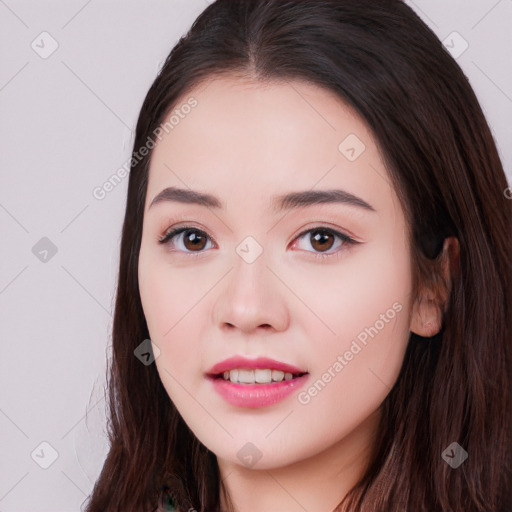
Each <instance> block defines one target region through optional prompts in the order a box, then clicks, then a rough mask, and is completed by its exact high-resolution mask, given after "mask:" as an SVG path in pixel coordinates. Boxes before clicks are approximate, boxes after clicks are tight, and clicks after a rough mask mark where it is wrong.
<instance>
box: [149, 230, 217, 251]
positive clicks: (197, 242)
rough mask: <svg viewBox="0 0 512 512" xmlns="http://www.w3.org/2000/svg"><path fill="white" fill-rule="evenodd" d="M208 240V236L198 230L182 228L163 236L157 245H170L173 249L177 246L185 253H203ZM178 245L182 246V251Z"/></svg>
mask: <svg viewBox="0 0 512 512" xmlns="http://www.w3.org/2000/svg"><path fill="white" fill-rule="evenodd" d="M209 238H210V237H209V235H208V234H207V233H205V232H204V231H201V230H200V229H196V228H189V227H182V228H178V229H175V230H172V231H171V232H169V233H167V234H165V235H164V236H163V237H162V238H161V239H160V240H159V243H161V244H168V245H171V246H173V249H175V248H176V245H178V247H177V249H178V250H180V251H183V252H185V253H187V252H203V249H204V248H205V245H206V242H207V240H208V239H209ZM179 244H182V245H183V246H184V249H181V248H180V245H179Z"/></svg>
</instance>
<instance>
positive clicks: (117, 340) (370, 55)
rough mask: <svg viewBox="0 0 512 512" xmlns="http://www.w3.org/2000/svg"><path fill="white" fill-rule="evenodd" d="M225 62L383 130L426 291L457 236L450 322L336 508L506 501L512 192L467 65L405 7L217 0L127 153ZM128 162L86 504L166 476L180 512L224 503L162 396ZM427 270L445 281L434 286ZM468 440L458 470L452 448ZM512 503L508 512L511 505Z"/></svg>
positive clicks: (119, 501)
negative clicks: (319, 91) (308, 88)
mask: <svg viewBox="0 0 512 512" xmlns="http://www.w3.org/2000/svg"><path fill="white" fill-rule="evenodd" d="M221 73H236V74H240V75H242V74H245V75H247V76H250V77H253V78H257V79H258V80H260V81H272V80H294V79H295V80H306V81H308V82H311V83H313V84H317V85H320V86H322V87H324V88H325V89H328V90H330V91H334V92H335V93H336V94H337V95H338V96H339V97H340V99H342V100H343V101H345V102H346V103H348V104H349V105H350V106H351V107H352V108H354V109H355V111H356V112H357V113H358V114H359V115H360V116H361V118H362V119H363V120H364V121H365V122H366V123H367V125H368V126H369V127H370V129H371V130H372V132H373V134H374V136H375V139H376V141H377V144H378V146H379V149H380V151H381V154H382V156H383V158H384V161H385V163H386V167H387V169H388V171H389V175H390V178H391V180H392V183H393V185H394V187H395V190H397V192H398V194H399V196H400V199H401V202H402V206H403V210H404V212H405V215H406V218H407V220H408V223H409V226H410V229H411V233H412V236H413V242H414V243H413V248H412V254H411V258H412V261H413V263H414V269H415V290H416V289H417V286H419V283H421V282H423V283H431V282H434V283H435V282H436V280H439V278H438V273H437V269H438V263H439V261H440V258H441V254H442V253H440V249H441V247H442V243H443V240H444V239H445V237H447V236H455V237H457V239H458V241H459V244H460V254H459V268H458V272H457V273H456V274H455V275H454V278H453V281H452V285H451V289H450V293H449V297H448V304H447V308H446V310H445V313H444V317H443V325H442V329H441V331H440V332H439V333H438V334H436V335H435V336H433V337H432V338H428V339H425V338H421V337H420V336H417V335H415V334H413V333H411V335H410V340H409V343H408V347H407V351H406V354H405V358H404V362H403V366H402V369H401V372H400V375H399V377H398V380H397V382H396V383H395V385H394V387H393V389H392V390H391V391H390V393H389V395H388V396H387V398H386V399H385V401H384V402H383V404H382V413H383V414H382V423H381V426H380V428H379V436H380V437H379V439H378V443H377V444H376V449H375V453H374V455H375V456H374V459H373V460H372V463H371V465H370V467H369V468H368V471H367V472H366V474H365V475H364V477H363V478H362V479H361V481H360V482H359V483H358V485H357V486H356V487H354V488H353V489H352V491H351V492H350V493H349V494H348V495H347V496H346V497H345V499H344V500H343V503H342V504H340V506H339V507H338V508H337V510H350V511H365V512H377V511H378V512H397V511H402V510H407V511H409V512H421V511H425V512H427V511H428V512H433V511H441V512H448V511H450V512H477V511H478V512H483V511H488V512H491V511H492V512H505V511H508V510H510V509H511V508H512V503H511V488H512V478H511V474H512V468H511V458H512V452H511V450H512V415H511V411H512V392H511V377H512V375H511V372H512V341H511V340H512V332H511V322H512V311H511V302H512V301H511V299H512V297H511V290H512V279H511V277H512V236H511V235H512V201H510V200H508V199H507V198H506V196H505V194H504V191H505V189H506V188H507V185H508V184H507V181H506V177H505V174H504V172H503V167H502V164H501V161H500V158H499V155H498V152H497V149H496V146H495V143H494V140H493V137H492V135H491V131H490V129H489V127H488V124H487V122H486V120H485V117H484V114H483V112H482V109H481V107H480V105H479V103H478V101H477V98H476V96H475V94H474V92H473V90H472V89H471V87H470V85H469V83H468V80H467V78H466V77H465V75H464V74H463V72H462V70H461V69H460V67H459V66H458V65H457V63H456V62H455V61H454V60H453V58H452V57H451V56H450V54H449V53H448V52H447V51H446V50H445V49H444V47H443V45H442V44H441V42H440V41H439V39H438V38H437V37H436V36H435V34H434V33H433V32H432V31H431V30H430V29H429V28H428V27H427V26H426V25H425V23H424V22H423V21H422V20H421V19H420V18H419V17H418V16H417V15H416V14H415V12H414V11H413V10H412V9H411V8H410V7H408V6H407V5H406V4H405V3H404V2H402V1H400V0H373V1H364V0H309V1H307V0H303V1H297V0H295V1H291V0H217V1H216V2H214V3H213V4H211V5H210V6H209V7H207V8H206V9H205V10H204V11H203V12H202V14H201V15H200V16H199V17H198V18H197V20H196V21H195V22H194V24H193V26H192V28H191V29H190V31H189V32H188V33H187V34H186V36H185V37H183V38H181V39H180V41H179V42H178V43H177V44H176V46H175V47H174V48H173V49H172V51H171V53H170V54H169V56H168V57H167V59H166V61H165V63H164V65H163V67H162V69H161V70H160V72H159V74H158V76H157V78H156V79H155V81H154V83H153V84H152V86H151V88H150V90H149V92H148V94H147V96H146V98H145V100H144V103H143V105H142V108H141V111H140V116H139V119H138V123H137V128H136V136H135V141H134V148H133V155H134V156H135V153H136V151H137V149H138V148H141V147H143V146H144V145H146V144H147V141H148V137H149V138H151V137H154V135H153V134H154V132H155V130H156V129H157V128H158V127H159V126H160V125H161V124H162V123H163V122H164V120H165V117H166V116H167V115H168V114H169V112H170V111H171V109H172V108H174V107H175V106H176V102H177V101H178V100H179V99H180V98H183V97H186V94H187V93H188V92H189V91H191V90H192V88H193V87H195V86H197V85H198V84H200V83H201V82H202V81H204V80H206V79H208V78H211V77H213V76H215V75H219V74H221ZM137 157H138V158H133V159H132V167H131V171H130V177H129V185H128V197H127V204H126V212H125V218H124V224H123V230H122V240H121V247H120V265H119V276H118V283H117V296H116V304H115V314H114V324H113V333H112V340H113V345H112V359H111V362H110V367H109V375H108V392H109V422H108V434H109V441H110V451H109V453H108V456H107V458H106V460H105V463H104V466H103V469H102V472H101V474H100V476H99V478H98V480H97V482H96V485H95V487H94V490H93V492H92V495H91V496H90V498H89V502H88V504H87V509H86V510H87V512H105V511H123V512H128V511H137V512H150V511H153V510H155V508H156V507H157V498H158V496H159V495H160V493H161V491H162V489H163V488H164V486H168V487H169V488H171V489H172V491H173V494H174V496H175V497H176V499H177V501H178V503H179V505H180V507H181V510H188V508H189V507H193V508H194V509H195V510H197V511H198V512H202V511H205V512H214V511H219V510H220V504H219V503H220V492H223V491H224V487H223V486H222V482H221V481H220V478H219V472H218V467H217V463H216V458H215V455H214V454H213V453H212V452H211V451H209V450H208V449H207V448H206V447H205V446H204V445H202V443H201V442H200V441H199V440H198V439H197V438H196V437H195V436H194V434H193V433H192V432H191V431H190V430H189V428H188V427H187V425H186V424H185V423H184V421H183V419H182V418H181V416H180V414H179V412H178V411H177V409H176V408H175V406H174V404H173V403H172V401H171V400H170V399H169V396H168V395H167V393H166V391H165V389H164V387H163V385H162V383H161V381H160V379H159V376H158V373H157V370H156V367H155V365H154V364H151V365H148V366H146V365H143V364H141V362H140V361H139V360H138V359H137V358H136V357H135V356H134V350H135V348H136V347H137V346H138V345H139V344H140V343H141V342H142V341H143V340H145V339H148V338H149V333H148V329H147V325H146V322H145V318H144V314H143V310H142V307H141V300H140V296H139V289H138V279H137V266H138V254H139V249H140V243H141V235H142V221H143V214H144V202H145V197H146V188H147V180H148V168H149V162H150V157H151V151H149V153H148V154H147V155H145V156H144V157H140V156H139V154H138V153H137ZM433 280H434V281H433ZM452 442H457V443H458V444H459V445H460V446H461V447H462V448H463V449H464V450H465V451H466V452H467V454H468V457H467V459H466V460H465V461H464V462H463V464H461V465H460V466H459V467H458V468H457V469H454V468H452V467H451V466H450V465H449V464H447V463H446V462H445V460H444V459H443V457H442V453H443V451H444V450H445V449H446V448H447V447H449V446H450V444H451V443H452ZM509 507H511V508H509Z"/></svg>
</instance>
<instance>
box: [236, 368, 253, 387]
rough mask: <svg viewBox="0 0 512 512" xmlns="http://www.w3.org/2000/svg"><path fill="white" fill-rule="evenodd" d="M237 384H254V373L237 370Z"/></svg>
mask: <svg viewBox="0 0 512 512" xmlns="http://www.w3.org/2000/svg"><path fill="white" fill-rule="evenodd" d="M235 371H236V370H235ZM238 382H240V383H241V384H254V371H253V370H238Z"/></svg>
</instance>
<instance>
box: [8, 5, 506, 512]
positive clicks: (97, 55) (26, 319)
mask: <svg viewBox="0 0 512 512" xmlns="http://www.w3.org/2000/svg"><path fill="white" fill-rule="evenodd" d="M208 3H209V2H207V0H194V1H192V0H186V1H184V0H169V1H155V0H152V1H148V0H146V1H142V0H139V1H126V0H123V1H122V2H121V1H118V2H114V1H105V0H104V1H99V0H89V1H80V2H77V1H69V0H66V1H52V2H50V1H46V2H41V1H39V2H36V1H31V2H28V1H23V2H22V1H15V0H0V37H1V39H0V55H1V60H0V62H1V68H0V140H1V151H0V230H1V251H0V336H1V345H0V347H1V353H0V389H1V395H0V512H18V511H28V510H30V511H34V510H37V511H40V512H44V511H79V510H80V505H81V503H82V502H83V501H84V499H85V498H86V496H87V495H88V494H89V492H90V491H91V490H92V486H93V483H94V481H95V479H96V477H97V476H98V474H99V471H100V469H101V467H102V463H103V459H104V456H105V453H106V444H105V438H104V435H103V429H104V408H105V400H104V396H103V385H104V382H105V359H106V355H107V353H108V348H107V346H108V345H109V344H110V343H111V339H110V330H111V327H112V311H113V299H114V290H115V285H116V272H117V264H118V246H119V238H120V230H121V224H122V218H123V214H124V205H125V195H126V186H127V182H128V179H127V178H125V179H124V180H123V182H122V183H120V184H119V185H118V186H117V187H116V188H115V189H114V190H112V191H111V192H109V193H108V194H107V195H106V197H105V198H104V199H102V200H98V199H96V198H95V197H94V196H93V190H94V189H95V187H98V186H101V185H102V184H103V183H104V182H105V181H106V180H108V178H109V177H110V176H111V175H112V174H113V173H115V171H116V170H117V169H119V168H120V167H121V166H122V165H123V164H124V163H125V162H127V160H129V158H130V150H131V145H132V143H133V138H132V132H131V131H132V130H133V129H134V128H135V123H136V120H137V115H138V112H139V109H140V106H141V104H142V101H143V99H144V96H145V94H146V92H147V90H148V88H149V86H150V85H151V83H152V81H153V79H154V78H155V76H156V73H157V71H158V69H159V67H160V65H161V64H162V62H163V60H164V59H165V57H166V56H167V54H168V53H169V51H170V49H171V47H172V46H173V45H174V44H175V43H176V42H177V40H178V38H179V37H180V36H181V35H182V34H183V33H184V32H185V31H186V30H187V29H188V28H189V26H190V24H191V23H192V22H193V20H194V19H195V17H196V16H197V15H198V14H199V13H200V12H201V11H202V10H203V9H204V8H205V7H206V5H207V4H208ZM407 3H408V4H409V5H411V7H413V8H414V9H415V10H416V11H417V12H418V14H419V15H420V16H421V17H422V18H423V19H424V20H425V21H426V22H427V24H428V25H429V26H430V27H431V28H432V29H433V30H434V31H435V33H436V34H437V35H438V37H439V38H440V39H441V40H443V41H445V40H447V41H448V43H447V44H449V45H450V46H452V47H453V48H452V51H454V52H456V53H457V54H458V53H460V52H462V50H463V49H464V48H465V43H464V41H466V42H467V44H468V45H469V47H468V48H467V50H466V51H464V52H463V53H461V54H460V55H459V56H458V57H457V61H458V62H459V64H460V66H461V67H462V68H463V70H464V72H465V73H466V75H467V76H468V77H469V80H470V82H471V84H472V86H473V88H474V89H475V92H476V94H477V96H478V98H479V100H480V102H481V105H482V106H483V108H484V111H485V113H486V115H487V118H488V120H489V123H490V125H491V127H492V130H493V133H494V136H495V139H496V142H497V144H498V148H499V151H500V154H501V157H502V160H503V163H504V166H505V168H506V172H507V175H508V177H509V183H510V182H511V181H512V180H511V176H512V174H511V166H512V144H511V142H512V140H511V139H512V137H511V129H510V126H509V125H510V119H512V69H511V60H510V55H511V54H512V37H511V30H510V27H511V23H512V0H500V1H496V0H472V1H468V0H449V1H447V0H415V1H414V2H413V1H408V2H407ZM454 31H455V32H457V33H458V34H459V35H457V34H455V35H453V32H454ZM43 32H47V33H48V34H49V35H47V34H42V35H41V33H43ZM57 44H58V47H57V49H56V50H55V51H54V52H53V53H51V51H52V49H53V46H55V45H57ZM52 45H53V46H52ZM50 53H51V54H50ZM45 237H46V239H48V240H49V241H51V242H49V241H48V240H46V239H44V240H42V241H41V239H43V238H45ZM34 247H35V248H34ZM45 250H46V251H48V252H46V253H45V252H44V251H45ZM52 250H53V252H54V251H55V250H56V251H57V252H56V253H55V254H53V252H52ZM86 411H88V414H87V417H86ZM41 443H47V444H41ZM54 459H55V460H54ZM45 466H48V467H47V468H46V469H45V468H44V467H45Z"/></svg>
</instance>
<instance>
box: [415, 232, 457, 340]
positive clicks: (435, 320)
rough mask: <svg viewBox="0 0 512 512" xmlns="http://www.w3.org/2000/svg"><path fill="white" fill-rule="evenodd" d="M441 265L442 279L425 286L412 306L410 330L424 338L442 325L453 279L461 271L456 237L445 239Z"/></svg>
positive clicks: (438, 329) (432, 334)
mask: <svg viewBox="0 0 512 512" xmlns="http://www.w3.org/2000/svg"><path fill="white" fill-rule="evenodd" d="M439 266H440V268H439V274H440V277H441V279H440V280H439V279H433V280H432V283H431V284H430V286H424V287H423V288H422V289H421V290H420V292H419V294H418V296H417V298H416V300H415V301H414V304H413V307H412V315H411V325H410V328H409V330H410V331H411V332H413V333H414V334H417V335H418V336H422V337H424V338H430V337H432V336H434V335H435V334H437V333H438V332H439V331H440V330H441V327H442V322H443V313H444V312H446V309H447V307H448V298H449V296H450V292H451V289H452V280H453V278H454V277H455V276H456V275H457V274H458V272H459V241H458V240H457V238H456V237H454V236H452V237H447V238H446V239H445V240H444V244H443V251H442V254H441V256H440V263H439ZM436 283H440V284H436Z"/></svg>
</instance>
